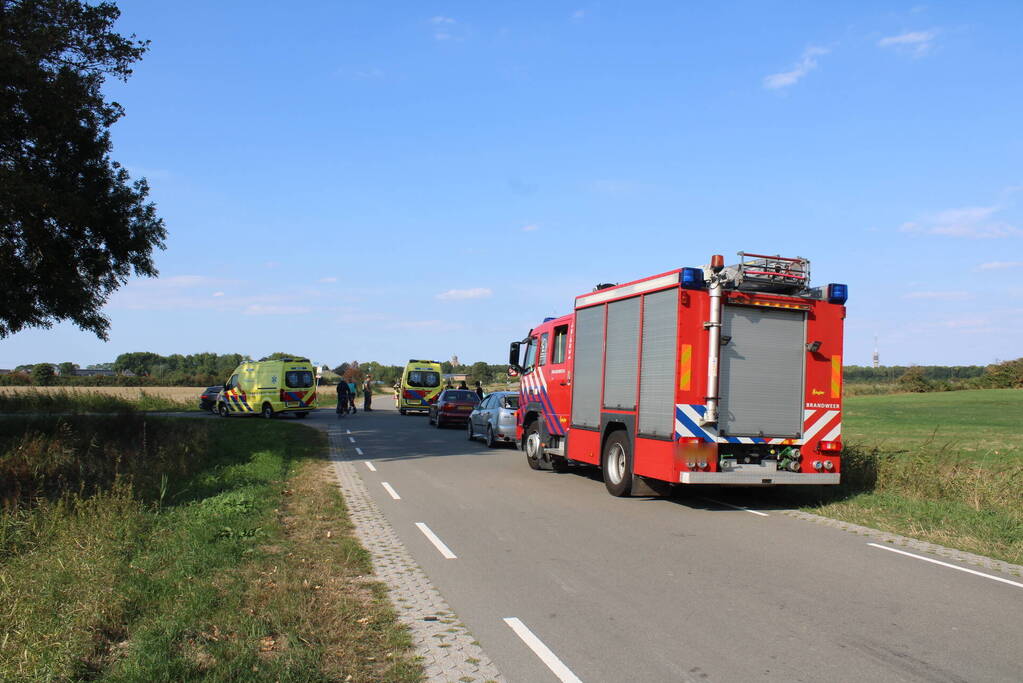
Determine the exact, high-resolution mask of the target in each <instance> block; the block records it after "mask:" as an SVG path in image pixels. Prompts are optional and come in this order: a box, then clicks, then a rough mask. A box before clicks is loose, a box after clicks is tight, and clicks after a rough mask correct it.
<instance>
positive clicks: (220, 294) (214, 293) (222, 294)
mask: <svg viewBox="0 0 1023 683" xmlns="http://www.w3.org/2000/svg"><path fill="white" fill-rule="evenodd" d="M213 296H224V293H223V292H213Z"/></svg>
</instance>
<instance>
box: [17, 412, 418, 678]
mask: <svg viewBox="0 0 1023 683" xmlns="http://www.w3.org/2000/svg"><path fill="white" fill-rule="evenodd" d="M325 448H326V444H325V437H324V435H323V434H322V433H320V432H317V431H315V430H312V429H310V428H307V427H303V426H301V425H296V424H294V423H287V422H283V421H266V420H189V419H172V418H152V417H145V416H143V415H140V414H137V413H136V414H124V415H116V416H76V417H62V418H54V417H50V418H41V417H37V418H28V419H25V420H17V421H15V420H5V421H0V509H2V512H0V615H2V618H0V680H3V681H71V680H102V681H185V680H211V681H213V680H215V681H327V680H331V681H334V680H336V681H352V682H353V683H354V682H362V683H371V682H373V683H375V682H376V681H394V682H396V683H411V682H412V681H418V680H420V678H421V666H420V665H419V664H418V662H417V661H416V660H415V659H414V655H413V653H412V651H411V649H410V640H409V637H408V634H407V631H406V630H405V628H404V627H403V626H401V625H400V624H399V623H398V622H397V620H396V617H395V615H394V613H393V610H392V609H391V607H390V605H389V603H388V601H387V599H386V594H385V591H384V589H383V587H382V586H381V585H380V584H378V583H377V582H375V581H373V580H372V579H371V577H370V576H369V575H370V574H371V571H372V569H371V564H370V559H369V555H368V553H367V552H366V551H365V550H364V549H363V548H362V547H361V546H360V545H359V544H358V542H357V540H356V539H355V538H354V537H353V535H352V527H351V523H350V522H349V521H348V518H347V514H346V511H345V507H344V502H343V500H342V497H341V494H340V491H339V490H338V488H337V484H336V482H335V481H334V479H333V475H332V468H331V467H330V465H329V462H327V461H326V460H325V459H324V455H325Z"/></svg>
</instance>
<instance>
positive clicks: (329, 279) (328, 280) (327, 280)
mask: <svg viewBox="0 0 1023 683" xmlns="http://www.w3.org/2000/svg"><path fill="white" fill-rule="evenodd" d="M317 282H322V283H324V284H329V283H331V282H337V278H336V277H321V278H320V279H319V280H317Z"/></svg>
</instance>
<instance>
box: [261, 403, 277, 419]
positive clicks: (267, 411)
mask: <svg viewBox="0 0 1023 683" xmlns="http://www.w3.org/2000/svg"><path fill="white" fill-rule="evenodd" d="M259 414H260V415H262V416H263V417H264V418H266V419H267V420H269V419H270V418H271V417H273V416H274V407H273V406H272V405H270V404H269V403H264V404H263V409H262V410H261V411H259Z"/></svg>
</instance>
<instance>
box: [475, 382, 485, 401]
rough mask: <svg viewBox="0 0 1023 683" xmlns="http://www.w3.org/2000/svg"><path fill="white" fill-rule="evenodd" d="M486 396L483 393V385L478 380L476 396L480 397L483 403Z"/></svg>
mask: <svg viewBox="0 0 1023 683" xmlns="http://www.w3.org/2000/svg"><path fill="white" fill-rule="evenodd" d="M484 394H485V392H484V391H483V383H482V382H480V381H479V380H476V395H477V396H479V397H480V400H481V401H482V400H483V396H484Z"/></svg>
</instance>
